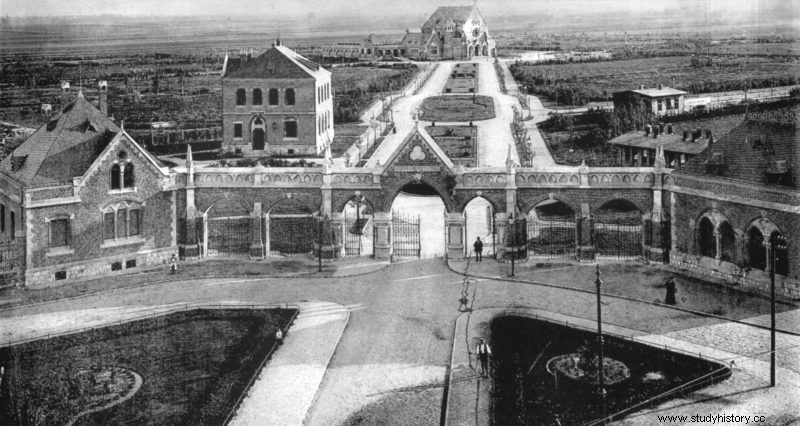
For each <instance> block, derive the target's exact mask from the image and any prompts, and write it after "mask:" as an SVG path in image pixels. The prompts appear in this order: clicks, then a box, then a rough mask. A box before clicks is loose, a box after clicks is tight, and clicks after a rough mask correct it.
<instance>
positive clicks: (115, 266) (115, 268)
mask: <svg viewBox="0 0 800 426" xmlns="http://www.w3.org/2000/svg"><path fill="white" fill-rule="evenodd" d="M111 270H112V271H121V270H122V262H114V263H112V264H111Z"/></svg>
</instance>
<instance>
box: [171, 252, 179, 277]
mask: <svg viewBox="0 0 800 426" xmlns="http://www.w3.org/2000/svg"><path fill="white" fill-rule="evenodd" d="M169 271H170V273H172V274H177V273H178V256H176V255H175V254H173V255H172V257H170V258H169Z"/></svg>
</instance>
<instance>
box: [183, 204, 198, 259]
mask: <svg viewBox="0 0 800 426" xmlns="http://www.w3.org/2000/svg"><path fill="white" fill-rule="evenodd" d="M202 221H203V219H202V217H199V218H196V217H195V215H194V214H193V213H190V214H186V215H184V217H183V218H181V219H180V220H179V221H178V226H180V227H181V228H182V229H181V230H180V232H179V234H178V235H181V237H182V238H181V241H178V255H179V256H180V258H181V259H193V258H197V257H200V242H199V241H198V238H197V235H198V233H199V231H200V229H202V228H199V229H198V226H202ZM198 222H199V223H198Z"/></svg>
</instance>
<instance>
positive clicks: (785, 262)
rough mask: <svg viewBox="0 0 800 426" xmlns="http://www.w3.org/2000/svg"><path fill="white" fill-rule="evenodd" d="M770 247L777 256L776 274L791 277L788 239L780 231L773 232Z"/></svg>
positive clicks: (770, 237)
mask: <svg viewBox="0 0 800 426" xmlns="http://www.w3.org/2000/svg"><path fill="white" fill-rule="evenodd" d="M769 242H770V246H771V247H772V250H773V255H774V256H775V273H776V274H778V275H784V276H786V275H789V256H788V255H789V253H788V251H787V247H786V243H787V241H786V239H784V238H782V235H781V233H780V232H778V231H773V232H772V234H770V236H769Z"/></svg>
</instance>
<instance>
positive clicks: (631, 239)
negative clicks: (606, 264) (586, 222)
mask: <svg viewBox="0 0 800 426" xmlns="http://www.w3.org/2000/svg"><path fill="white" fill-rule="evenodd" d="M592 229H593V232H594V238H593V241H594V247H595V252H596V253H597V255H598V256H603V257H614V258H618V259H635V258H639V257H641V256H642V225H641V222H640V223H632V222H631V221H629V220H627V221H626V220H619V221H615V222H595V223H594V226H593V227H592Z"/></svg>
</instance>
